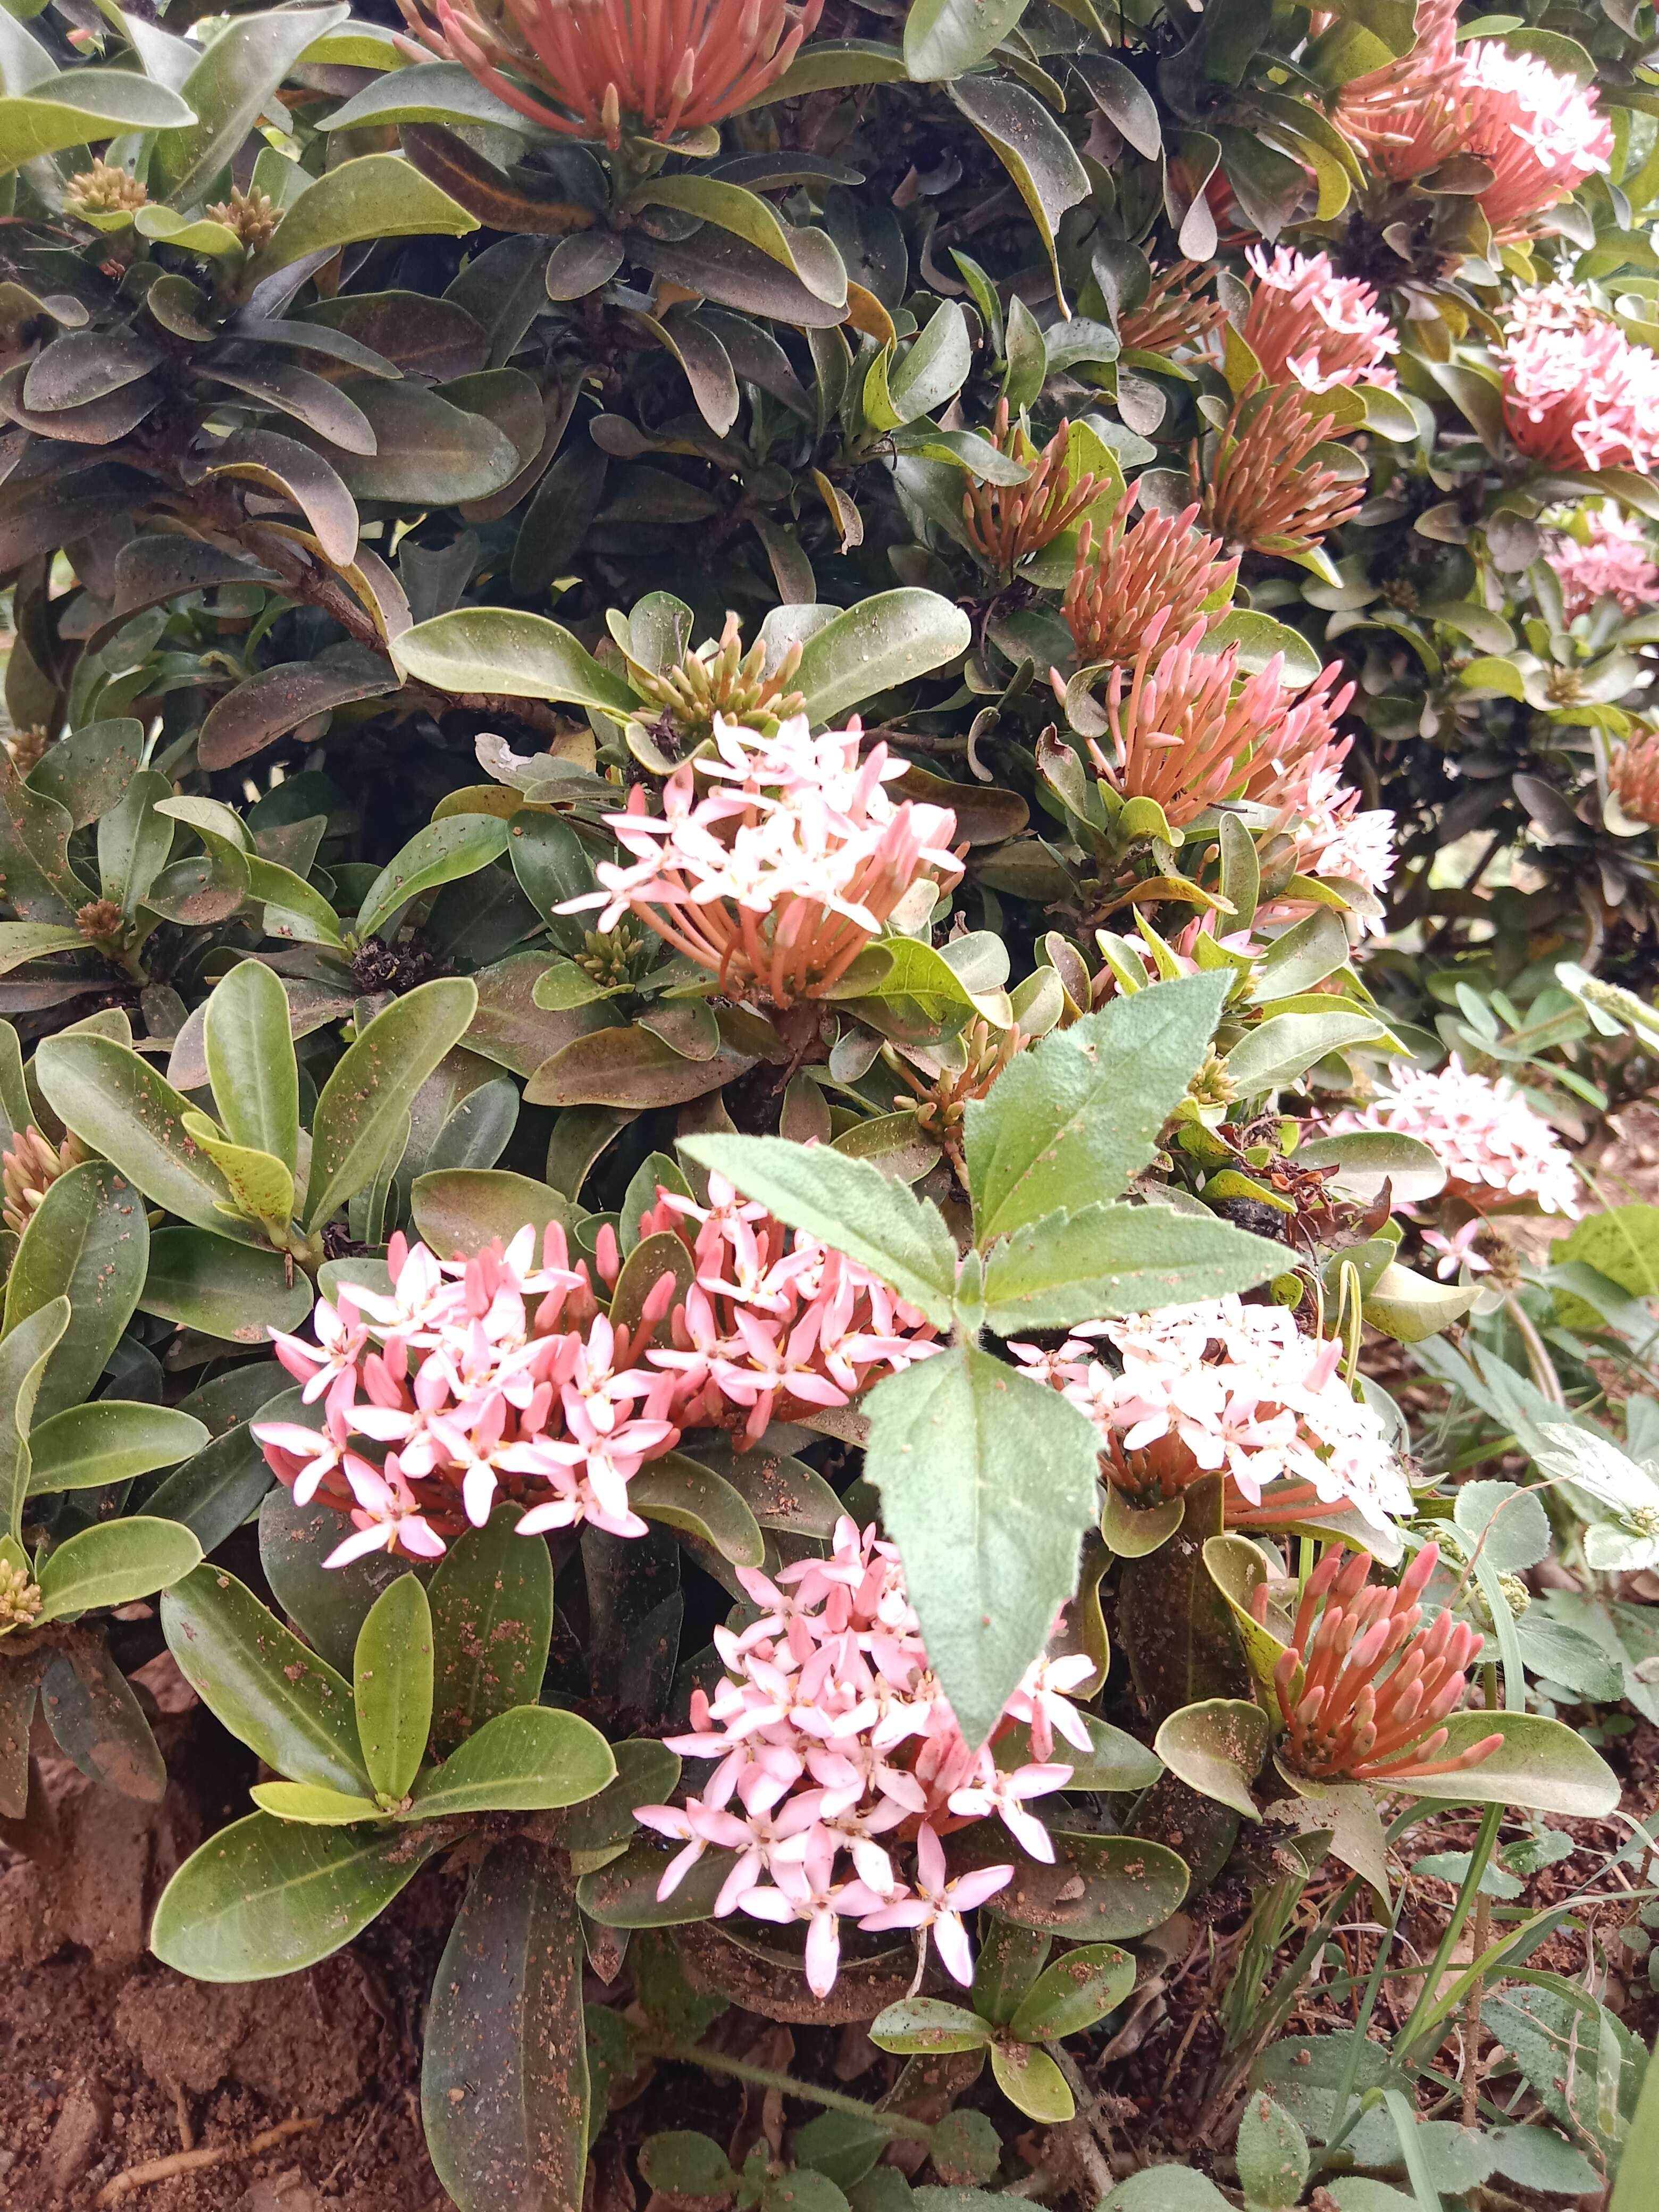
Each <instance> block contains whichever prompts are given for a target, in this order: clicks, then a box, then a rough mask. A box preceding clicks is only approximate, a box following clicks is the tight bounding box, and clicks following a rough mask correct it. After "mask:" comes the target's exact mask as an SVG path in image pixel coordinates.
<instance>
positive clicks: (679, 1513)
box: [628, 1247, 766, 1567]
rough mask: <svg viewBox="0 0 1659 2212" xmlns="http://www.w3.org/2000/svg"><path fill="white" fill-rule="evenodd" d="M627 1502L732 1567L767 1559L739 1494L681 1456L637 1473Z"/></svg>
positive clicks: (757, 1528)
mask: <svg viewBox="0 0 1659 2212" xmlns="http://www.w3.org/2000/svg"><path fill="white" fill-rule="evenodd" d="M681 1249H684V1247H682V1248H681ZM628 1501H629V1506H630V1507H631V1509H632V1510H634V1511H635V1513H638V1514H640V1515H641V1516H642V1517H643V1518H644V1519H645V1520H647V1521H663V1522H666V1523H667V1524H668V1526H669V1527H670V1528H684V1530H686V1531H687V1533H688V1534H690V1535H693V1536H696V1537H698V1538H700V1539H701V1540H702V1541H703V1542H704V1543H706V1544H712V1545H713V1546H714V1548H715V1550H716V1551H718V1552H719V1553H720V1556H721V1558H722V1559H729V1560H730V1561H731V1562H732V1565H734V1566H739V1567H757V1566H759V1565H760V1564H761V1562H762V1560H763V1559H764V1558H765V1556H766V1540H765V1538H764V1537H763V1535H762V1534H761V1530H760V1523H759V1522H757V1520H756V1518H755V1516H754V1515H753V1514H752V1513H751V1512H750V1510H749V1508H748V1506H747V1505H746V1504H744V1500H743V1498H742V1496H741V1494H740V1493H739V1492H738V1491H736V1490H734V1489H733V1488H732V1485H731V1484H730V1483H729V1482H727V1481H726V1480H723V1479H722V1477H720V1475H718V1474H715V1473H714V1470H713V1469H712V1468H706V1467H701V1466H699V1465H698V1463H697V1462H696V1460H693V1459H688V1458H687V1457H686V1455H684V1452H667V1453H665V1454H664V1455H663V1456H662V1457H661V1458H659V1459H654V1460H653V1461H651V1462H649V1463H648V1464H647V1466H645V1467H642V1468H641V1469H640V1471H639V1473H638V1474H636V1475H635V1477H634V1480H632V1481H631V1482H630V1483H629V1486H628Z"/></svg>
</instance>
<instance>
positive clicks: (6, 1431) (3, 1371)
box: [0, 1297, 70, 1564]
mask: <svg viewBox="0 0 1659 2212" xmlns="http://www.w3.org/2000/svg"><path fill="white" fill-rule="evenodd" d="M69 1322H70V1302H69V1300H68V1299H67V1298H65V1297H57V1298H54V1299H53V1300H52V1303H51V1304H50V1305H45V1306H42V1307H41V1308H40V1311H39V1312H38V1313H33V1314H31V1315H30V1316H29V1317H28V1319H27V1321H25V1322H19V1323H18V1325H17V1327H16V1328H15V1329H13V1330H12V1331H11V1333H10V1334H9V1336H6V1337H4V1338H3V1339H0V1541H4V1540H6V1539H8V1538H9V1539H10V1541H12V1542H13V1543H15V1542H16V1541H18V1539H19V1538H20V1537H21V1535H22V1533H23V1500H24V1499H25V1498H27V1496H28V1492H29V1474H30V1471H31V1469H30V1459H29V1429H30V1426H31V1425H32V1424H33V1419H34V1402H35V1400H36V1398H37V1397H38V1396H39V1395H40V1378H41V1376H43V1375H44V1374H45V1373H46V1362H47V1361H48V1360H49V1359H50V1358H52V1353H53V1352H55V1351H56V1349H57V1348H58V1343H59V1341H60V1340H61V1339H62V1337H63V1334H64V1330H65V1329H66V1328H68V1327H69ZM14 1564H15V1563H14Z"/></svg>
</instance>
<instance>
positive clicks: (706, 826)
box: [559, 714, 962, 1006]
mask: <svg viewBox="0 0 1659 2212" xmlns="http://www.w3.org/2000/svg"><path fill="white" fill-rule="evenodd" d="M860 743H861V732H860V728H859V725H858V723H857V721H856V720H854V721H853V722H851V723H849V724H848V726H847V728H846V729H844V730H825V731H822V732H819V734H818V735H817V736H816V737H814V736H813V735H812V734H811V731H810V730H809V728H808V726H807V722H806V718H805V715H798V716H796V718H795V719H794V720H793V721H788V722H785V723H782V724H781V726H780V727H779V728H778V731H777V732H776V734H775V736H773V737H764V736H762V735H761V734H760V733H759V732H756V731H754V730H749V729H744V728H743V727H742V726H740V725H739V724H738V723H735V722H728V721H726V720H725V718H724V717H723V716H721V715H719V714H717V715H716V716H715V717H714V748H715V750H714V753H713V754H712V755H710V754H703V755H702V756H700V757H698V758H697V759H696V760H695V761H687V762H686V763H684V765H683V766H682V767H680V768H678V769H676V770H675V771H674V773H673V775H671V776H670V777H669V779H668V781H667V783H666V784H665V786H664V787H663V794H662V807H663V811H662V813H661V814H660V815H652V814H647V812H646V811H645V808H646V799H645V792H644V788H643V787H642V786H640V785H637V784H636V785H635V787H634V789H633V790H632V791H631V792H630V793H629V799H628V811H627V813H625V814H612V815H608V816H607V817H605V820H606V825H607V827H608V828H610V829H612V830H614V831H615V833H616V836H617V842H618V843H619V844H620V845H621V846H622V848H623V851H624V852H626V853H628V854H631V855H632V859H633V865H632V866H622V865H619V864H618V863H617V862H615V861H610V860H606V861H602V862H601V863H600V865H599V868H598V869H597V871H596V873H597V875H598V877H599V882H600V884H602V885H603V889H602V890H597V891H589V892H586V893H585V894H584V895H583V896H581V897H580V898H574V899H571V900H570V901H568V902H567V904H565V905H564V906H562V907H561V908H559V911H560V913H562V914H575V913H579V912H581V911H584V910H585V909H586V908H591V907H601V908H604V912H603V913H602V914H601V915H600V916H599V927H600V928H601V929H602V930H606V929H611V928H614V927H615V926H616V924H617V921H619V920H620V919H621V917H622V915H623V914H625V913H626V912H628V910H629V908H632V910H633V911H634V912H635V914H636V915H639V917H640V919H641V921H645V922H647V923H648V924H649V925H650V927H652V928H653V929H654V930H655V931H656V933H657V934H658V935H659V937H661V938H664V939H666V941H667V942H668V943H669V944H670V945H672V946H673V947H674V949H675V951H678V952H683V953H684V954H685V955H686V956H687V957H688V958H690V959H692V960H695V961H696V963H698V965H699V966H700V967H702V968H706V969H708V971H709V973H710V974H711V975H718V976H719V977H720V984H721V987H722V988H723V989H726V990H727V991H730V992H731V993H732V994H733V995H734V996H737V997H739V998H743V997H746V996H750V995H752V994H760V995H762V996H763V997H765V998H767V999H769V1000H771V1001H772V1003H773V1004H774V1005H775V1006H790V1005H792V1004H793V1001H794V1000H796V999H797V998H799V997H802V996H805V997H808V998H810V997H812V996H815V995H817V994H819V993H821V992H823V990H825V989H827V988H829V987H830V986H831V985H832V984H834V983H835V982H836V981H838V980H839V978H840V977H841V976H842V975H844V974H845V973H846V971H847V969H848V968H849V967H851V965H852V963H853V962H854V960H855V959H857V957H858V956H859V954H860V952H861V951H863V950H864V948H865V946H866V945H867V944H868V943H869V941H870V939H872V937H873V936H874V935H875V934H876V933H877V931H878V929H879V928H880V927H881V926H882V924H883V923H884V921H886V920H887V918H888V917H889V915H890V914H891V913H892V911H893V909H894V908H895V907H896V906H897V904H898V903H899V901H900V900H901V899H902V897H903V896H904V894H905V893H906V892H907V891H908V890H909V889H910V887H911V885H912V884H915V883H916V882H918V881H921V880H926V881H928V882H931V883H933V884H939V886H941V887H948V886H949V885H950V884H954V883H955V882H956V880H957V878H958V877H959V876H960V875H961V873H962V863H961V861H960V860H957V857H956V855H955V854H953V853H952V852H951V849H950V848H951V838H952V837H953V836H955V834H956V826H957V818H956V816H955V815H954V814H953V813H952V812H951V810H950V808H949V807H944V806H930V805H922V804H921V803H919V802H917V801H915V800H912V799H902V800H900V799H894V798H892V797H891V795H890V793H889V792H888V790H887V788H886V787H887V786H888V785H889V784H890V783H891V782H893V781H895V779H896V778H897V777H899V776H902V775H904V774H905V772H906V769H905V763H904V762H902V761H897V760H893V759H890V757H889V756H888V751H887V748H886V746H885V745H884V744H877V745H874V746H872V748H871V750H870V751H869V753H868V754H867V755H866V757H865V758H864V759H863V760H862V761H860V758H859V747H860ZM699 781H702V782H703V783H704V784H705V785H706V786H707V787H708V788H706V790H705V791H704V793H703V795H702V798H699V797H698V796H697V785H698V782H699Z"/></svg>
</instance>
